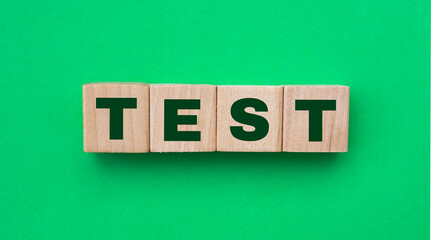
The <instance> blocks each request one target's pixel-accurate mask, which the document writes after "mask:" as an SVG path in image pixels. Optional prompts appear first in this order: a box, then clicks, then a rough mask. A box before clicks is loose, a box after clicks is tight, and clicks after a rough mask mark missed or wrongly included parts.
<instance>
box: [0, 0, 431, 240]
mask: <svg viewBox="0 0 431 240" xmlns="http://www.w3.org/2000/svg"><path fill="white" fill-rule="evenodd" d="M429 9H430V4H429V2H428V1H425V0H419V1H407V0H392V1H388V0H377V1H371V0H369V1H363V0H357V1H342V0H338V1H329V0H323V1H308V0H296V1H229V0H226V1H205V0H204V1H156V0H154V1H54V0H42V1H16V0H3V1H1V3H0V10H1V14H0V61H1V62H0V84H1V86H0V87H1V103H0V107H1V109H2V114H1V115H0V118H1V124H0V132H1V142H0V145H1V150H2V154H1V160H0V238H1V239H146V238H148V239H149V238H152V239H236V240H237V239H429V231H430V230H429V224H430V222H429V217H430V205H429V200H430V198H429V194H430V184H429V183H430V178H429V177H430V163H429V160H430V138H429V137H430V127H429V126H430V125H429V124H430V117H429V116H430V91H429V89H430V81H429V78H430V67H429V66H430V60H429V58H430V46H429V44H430V38H429V36H430V29H429V25H430V17H429V14H430V10H429ZM102 81H138V82H148V83H168V82H171V83H210V84H343V85H348V86H350V94H351V98H350V135H349V152H348V153H338V154H337V153H334V154H319V153H318V154H311V153H176V154H175V153H173V154H156V153H149V154H92V153H83V147H82V145H83V142H82V90H81V86H82V84H84V83H89V82H102Z"/></svg>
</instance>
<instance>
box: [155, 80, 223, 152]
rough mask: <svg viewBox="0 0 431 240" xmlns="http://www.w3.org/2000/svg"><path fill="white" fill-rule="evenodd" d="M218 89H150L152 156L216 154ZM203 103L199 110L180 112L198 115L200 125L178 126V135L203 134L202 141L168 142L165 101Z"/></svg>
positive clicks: (160, 86)
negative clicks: (194, 100) (177, 153)
mask: <svg viewBox="0 0 431 240" xmlns="http://www.w3.org/2000/svg"><path fill="white" fill-rule="evenodd" d="M216 89H217V88H216V86H213V85H197V84H196V85H191V84H152V85H151V87H150V135H151V143H150V146H151V147H150V148H151V152H212V151H215V150H216ZM165 99H200V109H199V110H178V114H179V115H197V125H178V131H200V134H201V140H200V141H165V140H164V122H165V119H164V100H165Z"/></svg>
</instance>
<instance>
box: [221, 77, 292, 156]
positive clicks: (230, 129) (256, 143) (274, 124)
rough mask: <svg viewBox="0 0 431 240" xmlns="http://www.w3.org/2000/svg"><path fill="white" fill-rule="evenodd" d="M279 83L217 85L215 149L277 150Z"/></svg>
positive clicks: (281, 104)
mask: <svg viewBox="0 0 431 240" xmlns="http://www.w3.org/2000/svg"><path fill="white" fill-rule="evenodd" d="M282 106H283V87H281V86H218V87H217V151H229V152H280V151H281V143H282V141H281V137H282V111H283V108H282Z"/></svg>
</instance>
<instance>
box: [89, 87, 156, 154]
mask: <svg viewBox="0 0 431 240" xmlns="http://www.w3.org/2000/svg"><path fill="white" fill-rule="evenodd" d="M82 90H83V110H84V151H85V152H133V153H137V152H148V151H149V147H150V141H149V140H150V139H149V136H150V134H149V123H150V115H149V105H150V104H149V100H150V92H149V91H150V87H149V85H148V84H145V83H91V84H85V85H83V89H82Z"/></svg>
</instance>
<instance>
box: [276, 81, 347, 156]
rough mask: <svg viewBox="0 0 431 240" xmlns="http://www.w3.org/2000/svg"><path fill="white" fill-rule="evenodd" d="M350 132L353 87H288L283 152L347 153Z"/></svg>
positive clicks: (286, 89) (285, 97)
mask: <svg viewBox="0 0 431 240" xmlns="http://www.w3.org/2000/svg"><path fill="white" fill-rule="evenodd" d="M316 100H319V101H316ZM322 100H323V101H322ZM348 132H349V87H347V86H285V87H284V110H283V151H285V152H347V139H348Z"/></svg>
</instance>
